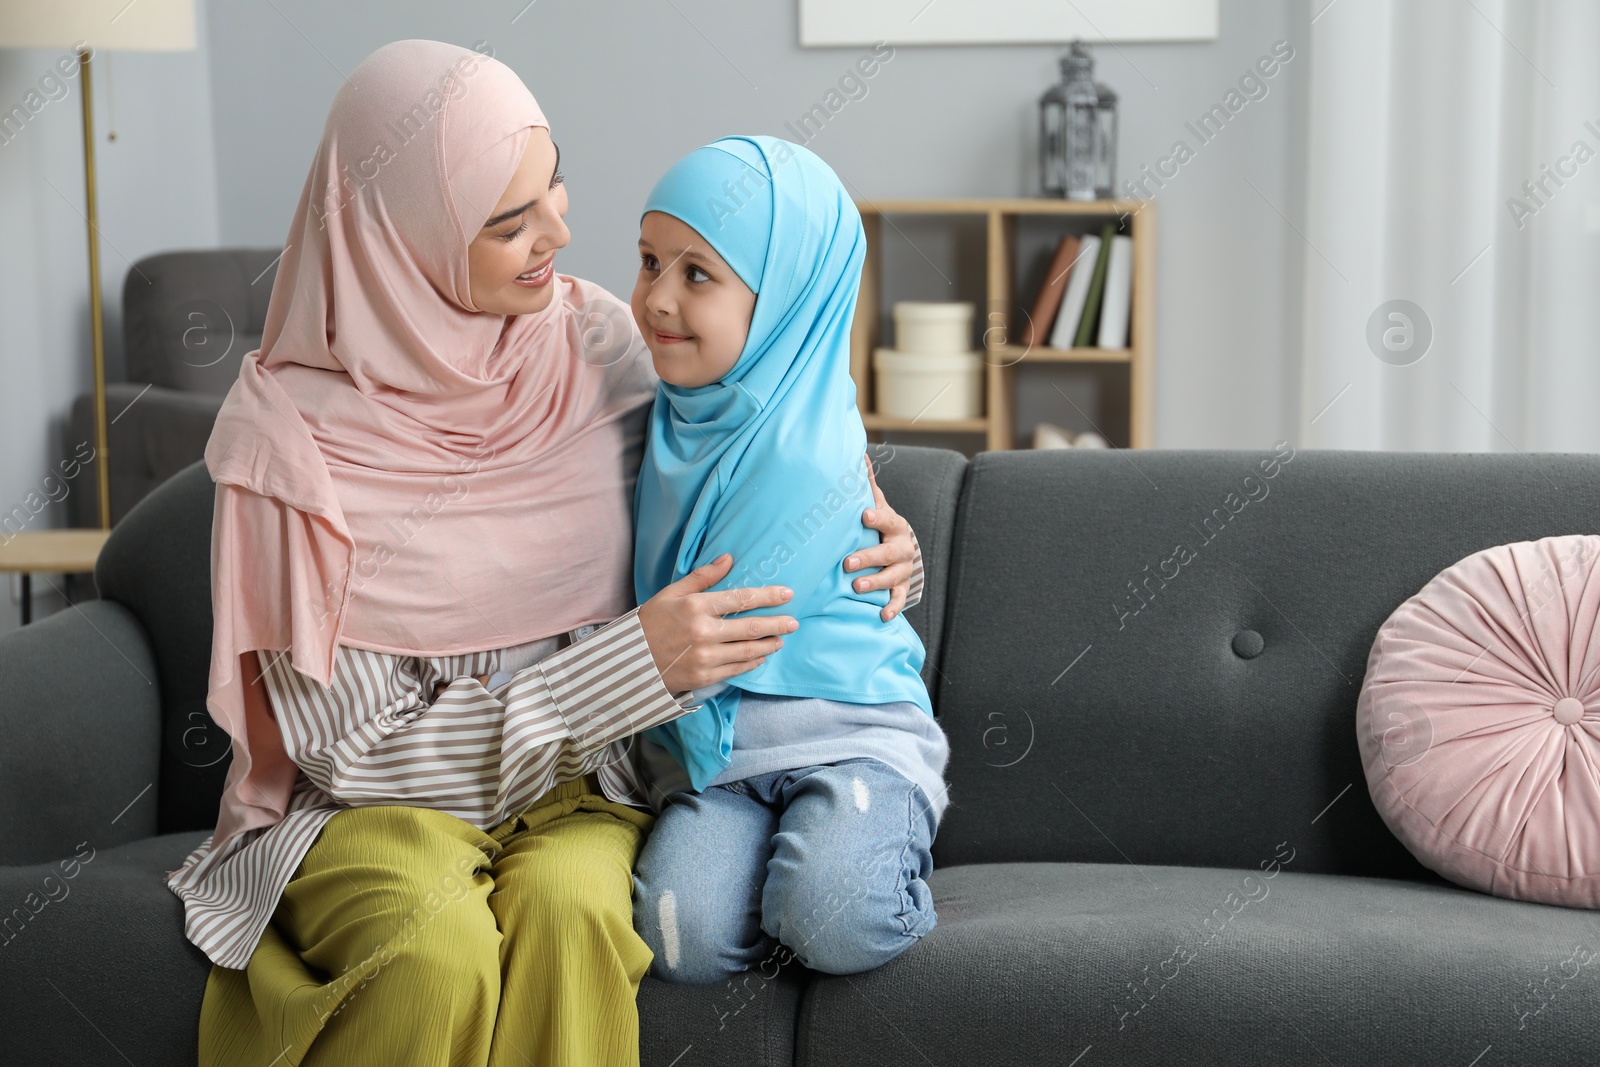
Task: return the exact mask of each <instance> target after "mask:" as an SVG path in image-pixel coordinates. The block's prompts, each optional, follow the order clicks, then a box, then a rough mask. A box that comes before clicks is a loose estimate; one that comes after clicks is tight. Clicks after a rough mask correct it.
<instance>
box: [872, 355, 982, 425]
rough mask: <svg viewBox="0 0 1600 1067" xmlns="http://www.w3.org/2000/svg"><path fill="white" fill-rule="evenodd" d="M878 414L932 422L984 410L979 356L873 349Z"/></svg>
mask: <svg viewBox="0 0 1600 1067" xmlns="http://www.w3.org/2000/svg"><path fill="white" fill-rule="evenodd" d="M872 369H873V370H874V371H875V372H876V374H877V379H876V380H877V400H878V404H877V407H878V414H880V415H888V416H890V417H891V418H897V419H918V420H919V421H925V422H934V421H938V420H940V419H976V418H981V417H982V415H983V357H982V356H980V355H979V354H978V353H976V352H949V351H945V352H901V351H898V350H896V349H893V348H880V349H878V350H876V351H875V352H874V353H873V355H872Z"/></svg>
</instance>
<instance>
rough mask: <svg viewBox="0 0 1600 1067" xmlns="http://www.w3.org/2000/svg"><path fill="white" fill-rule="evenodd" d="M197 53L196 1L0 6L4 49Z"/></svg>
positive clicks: (16, 1) (78, 0)
mask: <svg viewBox="0 0 1600 1067" xmlns="http://www.w3.org/2000/svg"><path fill="white" fill-rule="evenodd" d="M79 42H87V43H88V45H89V46H90V47H91V48H92V49H94V50H95V51H96V52H102V51H110V52H192V51H194V48H195V37H194V0H134V2H132V3H130V2H129V0H0V48H73V47H76V46H77V45H78V44H79Z"/></svg>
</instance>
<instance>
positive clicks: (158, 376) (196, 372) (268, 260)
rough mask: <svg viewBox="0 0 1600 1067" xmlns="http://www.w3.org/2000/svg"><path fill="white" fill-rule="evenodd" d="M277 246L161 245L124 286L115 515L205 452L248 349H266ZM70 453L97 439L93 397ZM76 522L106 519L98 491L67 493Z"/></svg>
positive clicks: (113, 437)
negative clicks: (167, 248) (178, 248)
mask: <svg viewBox="0 0 1600 1067" xmlns="http://www.w3.org/2000/svg"><path fill="white" fill-rule="evenodd" d="M279 251H280V250H279V249H276V248H219V249H207V250H202V251H190V252H162V253H160V254H159V255H154V256H147V257H146V258H144V259H141V260H140V261H139V262H137V263H135V264H134V265H133V267H132V268H131V269H130V270H129V271H128V276H127V278H126V280H125V281H124V282H123V285H122V316H123V320H122V336H123V346H124V350H125V352H126V356H127V377H128V380H127V381H126V382H112V383H108V384H107V386H106V417H107V418H108V419H111V420H114V421H113V422H112V423H111V426H110V428H109V437H110V440H109V443H110V448H111V521H112V522H113V523H115V522H118V521H120V520H121V518H122V516H124V515H126V514H127V513H128V510H129V509H130V508H132V507H133V505H135V504H137V503H138V502H139V501H140V500H142V499H143V498H144V496H145V495H146V494H147V493H149V492H150V490H152V489H154V488H155V487H156V486H158V485H160V484H161V483H162V482H164V481H166V480H167V479H168V478H170V477H172V476H173V475H174V474H176V473H177V472H178V471H180V470H182V469H183V468H185V467H187V466H188V465H189V464H191V463H193V462H194V461H195V460H197V459H200V458H201V456H203V455H204V453H205V447H206V439H207V438H208V437H210V436H211V425H212V423H213V422H215V421H216V418H217V409H218V407H220V406H221V404H222V398H223V396H225V395H226V394H227V392H228V388H229V387H230V386H232V385H233V380H234V379H235V378H236V377H238V375H239V362H240V360H241V359H243V358H244V355H245V353H247V352H251V351H253V350H255V349H256V348H259V347H260V346H261V331H262V328H263V326H265V324H266V320H267V303H268V300H269V299H270V297H271V296H272V281H273V278H274V277H275V276H276V275H277V269H278V268H277V258H278V255H279ZM67 433H68V434H69V435H70V436H69V439H68V440H67V441H65V442H64V444H65V451H64V453H63V454H64V455H72V454H73V452H74V450H75V449H76V448H77V447H78V445H79V444H80V443H81V442H89V443H91V444H92V443H93V442H94V439H95V432H94V396H93V394H89V393H86V394H84V395H82V396H80V397H78V398H77V400H76V401H75V402H74V403H73V405H72V418H71V420H70V422H69V423H68V428H67ZM67 512H68V516H69V520H70V525H73V526H95V525H98V524H99V521H100V515H99V506H98V504H97V502H96V500H95V496H94V494H93V493H92V492H86V493H73V494H72V495H71V496H69V497H68V498H67Z"/></svg>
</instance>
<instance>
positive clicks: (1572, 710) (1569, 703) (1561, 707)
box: [1550, 697, 1583, 726]
mask: <svg viewBox="0 0 1600 1067" xmlns="http://www.w3.org/2000/svg"><path fill="white" fill-rule="evenodd" d="M1550 710H1551V711H1552V712H1554V713H1555V717H1556V722H1558V723H1560V724H1561V725H1562V726H1571V725H1572V724H1573V723H1575V722H1577V721H1578V720H1579V719H1581V718H1583V701H1581V700H1579V699H1578V698H1577V697H1562V698H1561V699H1560V700H1558V701H1556V706H1555V707H1553V708H1551V709H1550Z"/></svg>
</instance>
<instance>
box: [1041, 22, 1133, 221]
mask: <svg viewBox="0 0 1600 1067" xmlns="http://www.w3.org/2000/svg"><path fill="white" fill-rule="evenodd" d="M1116 163H1117V94H1116V93H1114V92H1112V91H1111V90H1110V89H1109V88H1107V87H1106V86H1104V85H1100V84H1098V83H1097V82H1096V81H1095V80H1094V57H1093V56H1091V55H1090V54H1089V51H1088V49H1086V48H1084V47H1083V42H1081V41H1074V42H1073V43H1072V50H1071V51H1070V52H1068V53H1067V54H1066V55H1064V56H1062V57H1061V83H1060V84H1059V85H1052V86H1051V87H1050V88H1049V89H1048V90H1047V91H1046V92H1045V94H1044V95H1043V96H1041V97H1040V98H1039V179H1040V184H1041V185H1042V186H1043V187H1044V192H1045V194H1046V195H1048V196H1064V197H1066V198H1068V199H1069V200H1095V199H1101V200H1105V199H1110V197H1111V195H1112V193H1111V188H1112V185H1113V184H1114V182H1115V179H1116Z"/></svg>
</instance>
